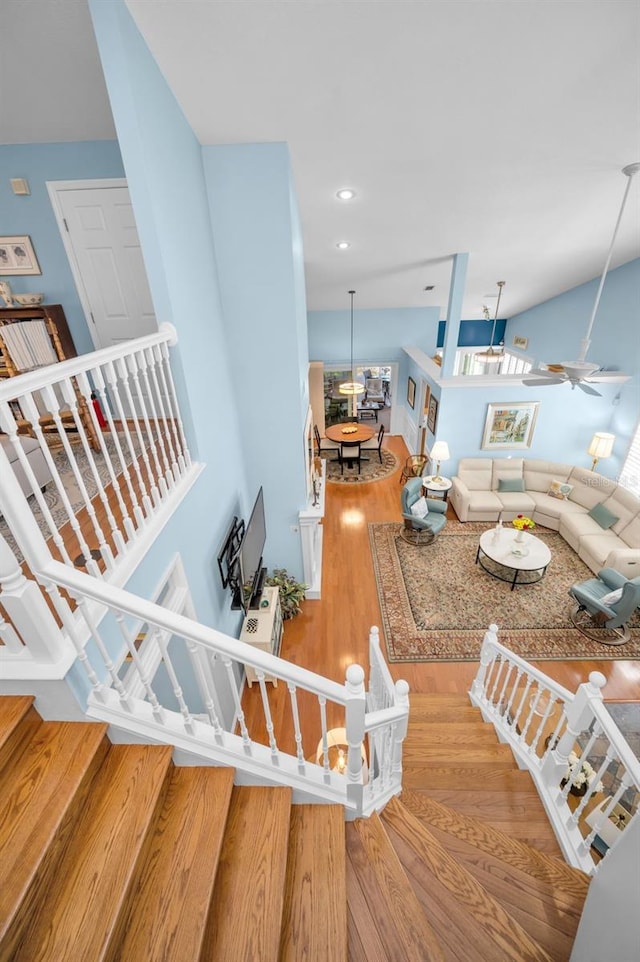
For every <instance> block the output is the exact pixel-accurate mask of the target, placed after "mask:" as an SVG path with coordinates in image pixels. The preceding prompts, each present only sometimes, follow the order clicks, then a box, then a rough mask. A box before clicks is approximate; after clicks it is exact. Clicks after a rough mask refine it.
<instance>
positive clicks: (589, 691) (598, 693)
mask: <svg viewBox="0 0 640 962" xmlns="http://www.w3.org/2000/svg"><path fill="white" fill-rule="evenodd" d="M606 683H607V679H606V678H605V676H604V675H603V674H602V672H600V671H592V672H591V674H590V675H589V681H588V682H586V683H583V684H582V685H580V686H579V688H578V690H577V691H576V695H575V698H574V699H573V701H572V702H568V703H567V704H566V707H565V714H566V718H567V727H566V729H565V732H564V734H563V735H562V737H561V738H560V741H559V742H558V744H557V746H556V748H555V750H552V751H550V752H547V755H546V756H545V758H544V761H543V763H542V768H541V771H542V778H543V781H544V783H545V785H546V786H547V787H548V788H557V787H558V786H559V784H560V782H561V781H562V779H563V777H564V775H565V773H566V771H567V766H568V764H569V762H568V758H569V752H571V751H572V750H573V747H574V744H575V740H576V738H577V736H578V735H579V734H580V733H581V732H583V731H584V730H585V728H587V726H588V725H589V724H590V722H591V720H592V719H593V709H592V708H591V707H590V705H591V703H592V702H594V701H599V702H602V689H603V688H604V686H605V685H606Z"/></svg>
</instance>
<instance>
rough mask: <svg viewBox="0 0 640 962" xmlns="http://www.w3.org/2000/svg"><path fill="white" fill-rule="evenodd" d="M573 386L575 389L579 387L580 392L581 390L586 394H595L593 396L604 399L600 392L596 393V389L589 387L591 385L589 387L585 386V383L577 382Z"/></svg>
mask: <svg viewBox="0 0 640 962" xmlns="http://www.w3.org/2000/svg"><path fill="white" fill-rule="evenodd" d="M571 386H572V387H575V386H577V387H579V388H580V390H581V391H584V393H585V394H593V395H595V397H602V395H601V394H600V391H596V389H595V388H592V387H589V385H588V384H585V382H584V381H576V382H575V383H574V384H572V385H571Z"/></svg>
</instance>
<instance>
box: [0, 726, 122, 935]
mask: <svg viewBox="0 0 640 962" xmlns="http://www.w3.org/2000/svg"><path fill="white" fill-rule="evenodd" d="M105 732H106V725H99V724H92V723H84V722H67V723H65V722H43V723H41V724H40V725H39V727H38V729H37V731H36V733H35V734H34V736H33V737H32V738H31V740H30V741H29V742H28V744H27V747H26V748H25V749H24V750H23V751H20V752H18V754H17V756H16V758H15V761H14V763H13V764H9V763H8V764H7V766H6V768H5V771H4V773H3V781H2V784H0V824H2V835H1V836H0V938H5V936H6V934H7V931H8V930H9V928H10V927H11V926H12V925H16V924H18V923H17V922H16V917H17V913H18V911H19V908H20V905H21V903H22V902H23V901H24V900H25V898H26V895H27V892H28V890H29V888H30V887H31V886H32V884H33V883H34V880H35V878H36V874H37V873H38V872H39V871H40V869H41V865H42V864H43V862H44V861H46V859H47V858H48V848H49V846H51V845H52V842H53V841H54V839H55V838H56V836H57V834H58V833H59V832H60V830H61V825H62V822H63V819H64V818H65V816H66V815H67V812H68V811H69V810H70V809H72V808H73V806H74V803H75V795H76V792H78V791H79V789H80V787H81V785H82V784H83V783H86V782H90V780H91V778H92V777H93V776H94V774H95V772H96V770H97V769H98V768H99V766H100V764H101V762H102V759H103V758H104V756H105V754H106V752H107V749H108V743H107V741H106V739H105ZM76 808H77V806H76Z"/></svg>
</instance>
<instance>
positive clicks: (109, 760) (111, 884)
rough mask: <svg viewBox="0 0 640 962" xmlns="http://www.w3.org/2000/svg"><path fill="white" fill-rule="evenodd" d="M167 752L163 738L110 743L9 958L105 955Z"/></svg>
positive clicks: (43, 960) (88, 960)
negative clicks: (140, 742)
mask: <svg viewBox="0 0 640 962" xmlns="http://www.w3.org/2000/svg"><path fill="white" fill-rule="evenodd" d="M171 751H172V750H171V748H170V747H169V746H166V747H165V746H160V745H112V746H111V748H110V750H109V753H108V755H107V756H106V759H105V760H104V762H103V764H102V766H101V768H100V771H99V772H98V773H97V775H96V776H95V778H94V780H93V783H92V791H91V795H90V797H89V799H88V801H87V803H86V805H85V806H84V808H83V810H82V812H81V813H80V814H79V816H78V817H77V819H76V820H75V823H74V826H73V835H72V837H71V838H70V840H69V842H68V844H67V847H66V850H65V851H64V854H63V857H62V860H61V863H60V865H59V867H58V871H57V873H56V877H55V881H53V880H49V881H50V882H51V884H49V885H48V886H47V888H46V891H45V892H44V893H39V895H40V897H39V898H38V899H37V903H36V904H37V911H34V912H33V913H32V915H31V918H30V921H29V924H28V925H27V926H26V927H25V928H24V930H23V931H22V933H21V936H20V939H19V941H18V942H17V944H16V945H15V948H14V949H13V954H12V955H11V959H12V962H27V960H28V962H32V960H33V959H38V962H61V960H62V959H65V960H66V959H82V962H96V960H98V959H102V958H103V956H104V953H105V952H106V949H107V946H108V944H109V940H110V937H111V934H112V932H113V930H114V927H115V925H116V923H117V919H118V916H119V914H120V911H121V909H122V906H123V904H124V902H125V900H126V895H127V889H128V885H129V882H130V880H131V878H132V875H133V871H134V867H135V863H136V859H137V857H138V855H139V853H140V850H141V848H142V847H143V844H144V841H145V835H146V833H147V831H148V830H149V827H150V825H152V824H153V822H154V819H155V811H156V805H157V803H158V799H159V798H160V796H161V793H162V789H163V786H164V782H165V778H166V775H167V771H168V767H169V765H170V763H171Z"/></svg>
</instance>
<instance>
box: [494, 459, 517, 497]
mask: <svg viewBox="0 0 640 962" xmlns="http://www.w3.org/2000/svg"><path fill="white" fill-rule="evenodd" d="M523 471H524V458H496V459H495V460H494V462H493V471H492V478H491V488H492V489H493V490H494V491H498V490H499V487H500V482H501V481H513V480H515V479H520V480H522V478H523ZM523 490H524V489H523Z"/></svg>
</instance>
